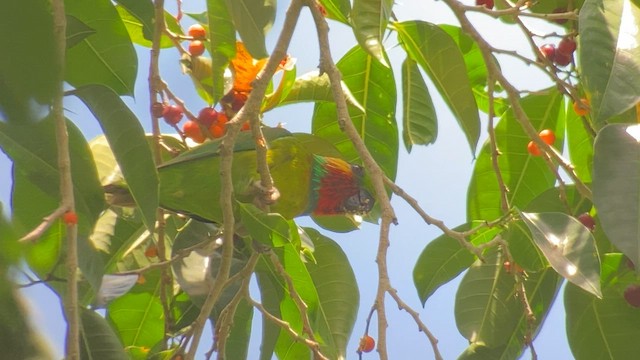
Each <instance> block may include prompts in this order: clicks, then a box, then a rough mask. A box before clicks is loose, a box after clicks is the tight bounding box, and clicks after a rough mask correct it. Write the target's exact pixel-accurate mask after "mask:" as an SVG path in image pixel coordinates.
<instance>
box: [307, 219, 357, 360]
mask: <svg viewBox="0 0 640 360" xmlns="http://www.w3.org/2000/svg"><path fill="white" fill-rule="evenodd" d="M304 230H305V231H306V232H307V234H308V235H309V237H311V239H312V241H313V244H314V246H315V250H314V252H313V256H314V257H315V259H316V263H315V264H313V263H307V269H308V270H309V274H310V275H311V278H312V279H313V283H314V284H315V287H316V289H317V291H318V299H319V301H320V309H319V312H318V313H319V315H318V318H317V324H318V325H317V326H316V327H315V328H316V329H318V330H319V331H320V334H321V335H322V339H323V340H324V344H322V346H321V351H322V353H323V354H324V355H326V356H328V357H329V358H331V359H340V358H346V357H347V343H348V342H349V336H350V335H351V332H352V331H353V326H354V324H355V322H356V317H357V315H358V305H359V304H360V301H359V299H360V293H359V291H358V282H357V281H356V277H355V274H354V273H353V269H352V268H351V264H349V259H348V258H347V256H346V254H345V253H344V251H342V249H341V248H340V246H339V245H338V244H337V243H336V242H334V241H333V240H331V239H329V238H328V237H326V236H323V235H322V234H320V233H319V232H318V231H317V230H315V229H312V228H305V229H304Z"/></svg>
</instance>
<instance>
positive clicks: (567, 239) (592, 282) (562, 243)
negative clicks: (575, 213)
mask: <svg viewBox="0 0 640 360" xmlns="http://www.w3.org/2000/svg"><path fill="white" fill-rule="evenodd" d="M520 216H521V217H522V220H523V221H524V223H525V224H526V225H527V227H528V228H529V230H530V231H531V235H532V236H533V240H534V241H535V243H536V245H538V247H539V248H540V250H542V252H543V253H544V255H545V257H546V258H547V260H549V264H551V266H552V267H553V268H554V269H555V270H556V271H557V272H558V274H560V275H562V277H564V278H565V279H567V280H569V281H570V282H572V283H574V284H576V285H578V286H579V287H581V288H582V289H584V290H586V291H588V292H590V293H592V294H593V295H595V296H597V297H599V298H602V291H601V290H600V259H599V258H598V251H597V249H596V243H595V239H594V238H593V235H591V232H590V231H589V229H587V228H586V227H585V226H584V225H582V223H580V221H578V220H577V219H575V218H574V217H572V216H569V215H566V214H563V213H525V212H520Z"/></svg>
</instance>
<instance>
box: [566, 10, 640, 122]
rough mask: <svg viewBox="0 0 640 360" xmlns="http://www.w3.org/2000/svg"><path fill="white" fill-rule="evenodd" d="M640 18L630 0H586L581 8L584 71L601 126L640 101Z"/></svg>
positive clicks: (592, 104) (638, 11)
mask: <svg viewBox="0 0 640 360" xmlns="http://www.w3.org/2000/svg"><path fill="white" fill-rule="evenodd" d="M639 17H640V9H638V7H637V5H636V4H634V3H633V2H631V1H629V0H608V1H604V0H586V1H585V2H584V5H583V6H582V8H581V9H580V19H579V22H578V24H579V26H580V36H579V37H578V39H579V41H580V46H579V47H578V48H579V54H580V64H581V69H580V70H581V74H582V77H583V81H584V85H585V88H586V89H587V93H588V94H589V95H590V98H591V114H592V116H593V121H594V122H595V124H596V125H597V127H602V126H603V125H605V121H606V120H607V119H609V118H610V117H612V116H614V115H617V114H620V113H621V112H623V111H625V110H627V109H629V108H630V107H632V106H633V105H635V104H636V103H637V102H638V100H640V47H639V45H638V44H639V43H640V33H638V31H637V27H638V23H639V20H638V18H639Z"/></svg>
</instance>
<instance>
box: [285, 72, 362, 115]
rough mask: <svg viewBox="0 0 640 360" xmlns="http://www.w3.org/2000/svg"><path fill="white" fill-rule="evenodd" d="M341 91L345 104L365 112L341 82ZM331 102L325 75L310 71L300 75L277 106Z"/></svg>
mask: <svg viewBox="0 0 640 360" xmlns="http://www.w3.org/2000/svg"><path fill="white" fill-rule="evenodd" d="M341 85H342V91H343V92H344V95H345V97H346V99H347V103H348V104H349V105H352V106H354V107H356V108H357V109H358V110H360V111H361V112H363V113H364V112H365V110H364V108H363V107H362V105H360V103H358V101H357V100H356V99H355V98H354V97H353V94H351V91H350V90H349V88H348V87H347V86H346V85H345V83H344V81H343V82H342V84H341ZM305 101H313V102H319V101H323V102H333V101H334V99H333V91H332V90H331V83H330V82H329V76H328V75H327V74H322V75H320V74H319V73H318V71H317V70H316V71H311V72H308V73H306V74H303V75H301V76H300V77H298V78H297V79H296V81H295V82H294V83H293V85H292V86H291V90H290V91H289V92H288V93H287V94H286V96H284V97H283V99H282V100H281V101H280V102H279V103H278V106H282V105H288V104H293V103H298V102H305Z"/></svg>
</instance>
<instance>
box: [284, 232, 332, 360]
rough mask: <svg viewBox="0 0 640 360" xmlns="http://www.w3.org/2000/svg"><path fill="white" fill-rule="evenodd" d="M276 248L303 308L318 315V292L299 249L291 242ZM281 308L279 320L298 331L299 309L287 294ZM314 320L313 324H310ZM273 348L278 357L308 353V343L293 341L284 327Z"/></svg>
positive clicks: (293, 357)
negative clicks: (303, 304) (280, 318)
mask: <svg viewBox="0 0 640 360" xmlns="http://www.w3.org/2000/svg"><path fill="white" fill-rule="evenodd" d="M278 250H280V251H277V253H278V255H279V258H280V262H281V263H282V266H283V267H284V269H285V271H286V272H287V274H288V275H289V277H290V278H291V281H292V282H293V286H294V287H295V290H296V292H297V293H298V295H299V296H300V298H301V299H302V301H304V303H305V304H306V305H307V309H306V311H307V314H308V316H309V319H314V320H315V319H317V317H318V316H320V312H321V309H320V302H319V298H318V292H317V290H316V286H315V284H314V283H313V280H312V278H311V275H310V274H309V271H308V270H307V267H306V266H305V264H304V263H303V262H302V260H301V258H300V252H299V251H298V250H297V249H296V248H294V246H293V245H292V244H285V245H284V246H283V247H281V248H279V249H278ZM280 310H281V315H282V320H284V321H287V322H288V323H289V325H290V326H291V328H292V329H294V330H295V331H296V332H297V333H301V332H302V320H301V317H300V316H301V315H300V311H299V309H298V306H297V305H296V304H295V302H294V301H293V299H292V298H291V297H290V296H289V295H287V296H284V297H282V301H281V302H280ZM315 322H316V321H314V324H315ZM314 324H312V327H313V325H314ZM275 351H276V354H277V355H278V357H279V358H285V357H286V358H291V359H303V358H307V357H308V356H309V354H310V351H309V348H308V347H306V346H305V345H304V344H302V343H300V342H298V341H295V340H294V339H293V338H291V336H290V335H289V333H288V332H287V331H285V330H280V336H279V338H278V342H277V343H276V348H275ZM285 354H286V356H285Z"/></svg>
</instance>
